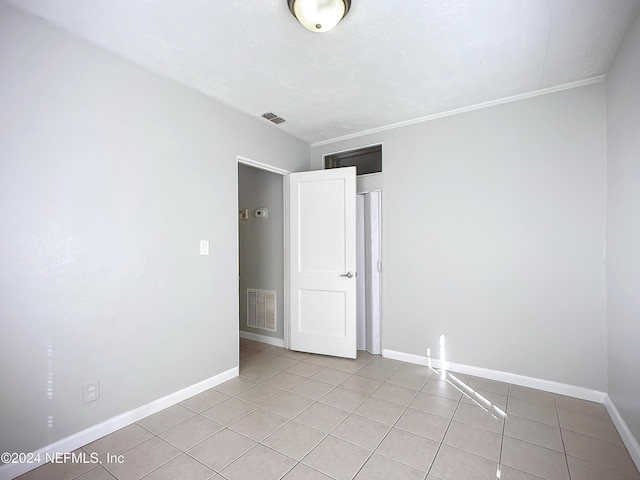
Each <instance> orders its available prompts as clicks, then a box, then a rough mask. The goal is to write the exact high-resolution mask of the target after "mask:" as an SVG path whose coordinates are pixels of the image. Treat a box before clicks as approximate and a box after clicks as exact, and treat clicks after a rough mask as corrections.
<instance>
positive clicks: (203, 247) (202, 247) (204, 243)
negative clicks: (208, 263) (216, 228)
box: [200, 240, 209, 255]
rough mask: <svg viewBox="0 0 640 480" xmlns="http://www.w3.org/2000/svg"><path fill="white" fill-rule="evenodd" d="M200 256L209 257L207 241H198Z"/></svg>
mask: <svg viewBox="0 0 640 480" xmlns="http://www.w3.org/2000/svg"><path fill="white" fill-rule="evenodd" d="M200 255H209V240H200Z"/></svg>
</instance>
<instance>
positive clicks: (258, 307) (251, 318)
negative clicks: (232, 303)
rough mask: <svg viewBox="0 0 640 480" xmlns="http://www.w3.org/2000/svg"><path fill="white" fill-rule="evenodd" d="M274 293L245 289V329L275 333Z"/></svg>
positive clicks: (272, 291)
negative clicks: (258, 329) (251, 328)
mask: <svg viewBox="0 0 640 480" xmlns="http://www.w3.org/2000/svg"><path fill="white" fill-rule="evenodd" d="M276 312H277V309H276V292H275V291H274V290H258V289H257V288H247V327H253V328H260V329H262V330H270V331H272V332H275V331H276V327H277V322H276Z"/></svg>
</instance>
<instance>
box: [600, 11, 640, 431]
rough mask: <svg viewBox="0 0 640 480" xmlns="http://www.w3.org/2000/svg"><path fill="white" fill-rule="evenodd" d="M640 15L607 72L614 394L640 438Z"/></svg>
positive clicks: (611, 379) (611, 393) (609, 282)
mask: <svg viewBox="0 0 640 480" xmlns="http://www.w3.org/2000/svg"><path fill="white" fill-rule="evenodd" d="M639 52H640V17H639V18H637V19H636V21H635V23H634V25H633V27H632V28H631V29H630V30H629V32H628V34H627V36H626V38H625V40H624V42H623V44H622V46H621V48H620V50H619V51H618V54H617V57H616V59H615V62H614V63H613V66H612V67H611V70H610V71H609V74H608V75H607V128H608V138H607V151H608V152H607V153H608V163H607V175H608V203H607V320H608V340H609V342H608V360H609V396H610V397H611V399H612V400H613V402H614V404H615V405H616V408H617V409H618V411H619V412H620V414H621V415H622V417H623V418H624V420H625V422H626V423H627V425H628V427H629V429H630V430H631V432H632V433H633V435H634V436H635V438H636V439H640V381H638V378H640V348H639V347H640V294H639V292H640V89H639V88H638V85H640V62H639V61H638V54H639Z"/></svg>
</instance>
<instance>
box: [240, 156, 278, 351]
mask: <svg viewBox="0 0 640 480" xmlns="http://www.w3.org/2000/svg"><path fill="white" fill-rule="evenodd" d="M239 164H243V165H246V166H248V167H253V168H257V169H259V170H265V171H267V172H271V173H275V174H277V175H280V176H281V177H282V203H283V205H282V218H283V226H284V228H283V232H282V235H283V248H284V265H283V266H282V268H283V269H284V285H283V286H282V288H283V292H282V293H283V301H284V311H283V312H284V326H283V330H284V331H283V346H284V348H286V349H288V348H289V329H290V325H291V308H290V305H289V238H288V235H289V207H288V200H289V194H288V189H287V175H289V174H290V173H291V172H290V171H289V170H285V169H284V168H280V167H275V166H273V165H269V164H267V163H262V162H259V161H257V160H253V159H251V158H247V157H243V156H242V155H237V156H236V212H238V211H239V210H240V204H239V202H238V192H239V189H240V185H239V182H240V178H239V175H238V165H239ZM236 271H237V272H238V278H237V282H238V285H237V291H238V295H237V303H236V312H238V314H237V315H236V316H237V318H238V321H240V227H239V226H238V228H237V229H236ZM238 332H239V327H238ZM238 335H239V333H238ZM274 340H275V339H274Z"/></svg>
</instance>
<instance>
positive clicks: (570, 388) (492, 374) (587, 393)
mask: <svg viewBox="0 0 640 480" xmlns="http://www.w3.org/2000/svg"><path fill="white" fill-rule="evenodd" d="M382 356H383V357H387V358H392V359H394V360H401V361H403V362H408V363H416V364H418V365H427V364H428V363H427V361H428V359H427V357H423V356H421V355H414V354H412V353H404V352H397V351H395V350H387V349H383V350H382ZM446 363H447V365H446V367H447V370H452V371H454V372H459V373H464V374H466V375H473V376H475V377H482V378H488V379H489V380H497V381H499V382H505V383H513V384H514V385H520V386H523V387H529V388H535V389H538V390H544V391H546V392H551V393H558V394H560V395H567V396H569V397H575V398H581V399H583V400H589V401H591V402H597V403H604V402H605V398H606V396H607V394H606V393H605V392H600V391H598V390H591V389H589V388H584V387H578V386H576V385H569V384H566V383H560V382H554V381H551V380H543V379H541V378H535V377H527V376H524V375H518V374H517V373H510V372H503V371H500V370H491V369H489V368H482V367H474V366H472V365H464V364H462V363H454V362H446ZM431 364H432V366H433V367H434V368H440V360H439V359H436V358H432V359H431Z"/></svg>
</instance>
